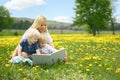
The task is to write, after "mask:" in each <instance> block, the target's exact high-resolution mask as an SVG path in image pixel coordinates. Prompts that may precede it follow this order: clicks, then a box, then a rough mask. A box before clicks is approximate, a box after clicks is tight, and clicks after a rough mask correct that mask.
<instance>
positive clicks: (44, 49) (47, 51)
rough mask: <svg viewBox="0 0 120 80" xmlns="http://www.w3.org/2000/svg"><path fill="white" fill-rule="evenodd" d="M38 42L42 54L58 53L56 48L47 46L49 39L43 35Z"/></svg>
mask: <svg viewBox="0 0 120 80" xmlns="http://www.w3.org/2000/svg"><path fill="white" fill-rule="evenodd" d="M38 42H39V47H40V49H39V50H40V53H41V54H51V53H54V52H56V51H57V50H56V49H55V48H53V47H52V46H50V45H49V44H47V39H46V37H45V36H44V35H42V34H41V35H40V38H39V41H38Z"/></svg>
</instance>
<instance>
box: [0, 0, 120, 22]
mask: <svg viewBox="0 0 120 80" xmlns="http://www.w3.org/2000/svg"><path fill="white" fill-rule="evenodd" d="M1 5H2V6H4V7H6V8H7V9H8V10H9V12H10V14H11V16H12V17H25V18H31V19H35V17H37V16H39V15H44V16H46V18H47V20H54V21H59V22H67V23H72V20H73V17H74V16H75V10H74V8H75V0H0V6H1ZM114 6H115V11H114V15H113V16H114V17H116V19H117V21H118V22H120V0H117V2H115V3H114Z"/></svg>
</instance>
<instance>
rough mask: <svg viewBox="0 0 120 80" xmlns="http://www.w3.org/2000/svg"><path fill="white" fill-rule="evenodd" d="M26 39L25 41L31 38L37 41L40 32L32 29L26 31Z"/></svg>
mask: <svg viewBox="0 0 120 80" xmlns="http://www.w3.org/2000/svg"><path fill="white" fill-rule="evenodd" d="M26 37H27V39H31V38H32V37H35V38H37V39H39V37H40V32H39V31H38V30H36V29H34V28H29V29H28V30H27V33H26Z"/></svg>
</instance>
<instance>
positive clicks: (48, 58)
mask: <svg viewBox="0 0 120 80" xmlns="http://www.w3.org/2000/svg"><path fill="white" fill-rule="evenodd" d="M65 56H67V53H66V50H65V49H64V48H63V49H60V50H58V51H57V52H54V53H52V54H33V55H31V58H32V60H33V64H53V63H56V62H58V61H59V60H63V59H64V57H65Z"/></svg>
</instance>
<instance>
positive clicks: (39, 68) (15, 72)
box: [0, 34, 120, 80]
mask: <svg viewBox="0 0 120 80" xmlns="http://www.w3.org/2000/svg"><path fill="white" fill-rule="evenodd" d="M20 38H21V36H0V64H1V66H0V80H120V34H116V35H111V34H100V35H97V36H96V37H93V36H92V35H90V34H52V38H53V40H54V45H55V47H56V48H57V49H59V48H62V47H65V48H66V50H67V54H68V61H67V62H66V63H63V62H58V63H56V64H53V65H34V66H29V65H27V64H22V63H20V64H10V63H8V61H9V59H10V55H11V54H12V52H13V50H14V49H15V47H16V45H17V44H18V42H19V40H20Z"/></svg>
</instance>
